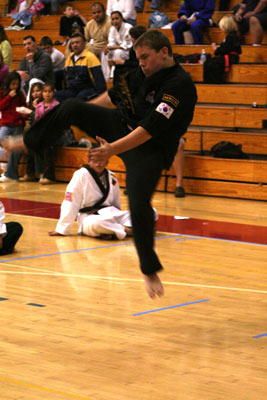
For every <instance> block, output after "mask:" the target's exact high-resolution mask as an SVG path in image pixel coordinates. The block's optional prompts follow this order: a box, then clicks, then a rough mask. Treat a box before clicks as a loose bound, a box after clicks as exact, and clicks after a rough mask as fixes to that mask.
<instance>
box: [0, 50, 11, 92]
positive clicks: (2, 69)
mask: <svg viewBox="0 0 267 400" xmlns="http://www.w3.org/2000/svg"><path fill="white" fill-rule="evenodd" d="M8 71H9V69H8V65H7V64H5V63H4V58H3V55H2V52H1V51H0V88H1V87H2V86H3V84H4V81H5V79H6V77H7V74H8Z"/></svg>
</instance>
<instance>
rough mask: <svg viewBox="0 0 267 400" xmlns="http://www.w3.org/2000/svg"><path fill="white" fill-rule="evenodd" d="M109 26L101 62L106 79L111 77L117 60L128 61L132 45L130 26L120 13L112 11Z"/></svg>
mask: <svg viewBox="0 0 267 400" xmlns="http://www.w3.org/2000/svg"><path fill="white" fill-rule="evenodd" d="M111 24H112V26H111V28H110V31H109V35H108V44H107V47H106V48H105V50H104V54H105V57H103V58H102V60H101V61H102V68H103V70H104V75H105V77H106V79H107V78H109V77H113V72H114V64H116V62H117V60H124V61H125V60H128V58H129V51H130V48H131V47H132V45H133V44H132V40H131V36H130V33H129V31H130V29H131V28H132V25H131V24H128V23H127V22H124V20H123V16H122V14H121V12H120V11H112V13H111Z"/></svg>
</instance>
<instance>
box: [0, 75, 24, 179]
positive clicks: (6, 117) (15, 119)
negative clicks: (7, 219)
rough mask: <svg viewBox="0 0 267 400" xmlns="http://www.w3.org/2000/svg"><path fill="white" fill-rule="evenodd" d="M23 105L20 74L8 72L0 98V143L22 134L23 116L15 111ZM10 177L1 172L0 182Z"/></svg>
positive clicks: (11, 177)
mask: <svg viewBox="0 0 267 400" xmlns="http://www.w3.org/2000/svg"><path fill="white" fill-rule="evenodd" d="M25 105H26V99H25V96H24V94H23V92H22V90H21V78H20V75H19V74H18V73H17V72H10V73H9V74H8V75H7V77H6V80H5V82H4V87H3V89H2V93H1V98H0V112H1V118H0V143H2V141H4V140H5V139H6V138H7V137H8V136H21V135H22V133H23V130H24V126H25V117H24V116H22V115H21V114H20V113H19V112H18V111H17V108H18V107H24V106H25ZM20 153H21V152H20V151H19V154H20ZM9 158H10V157H9ZM19 158H20V157H19ZM9 164H10V162H9ZM8 166H9V165H8ZM8 172H10V171H8ZM11 179H14V177H13V175H12V176H10V177H9V176H8V175H7V174H6V173H3V174H2V175H1V177H0V182H7V181H10V180H11Z"/></svg>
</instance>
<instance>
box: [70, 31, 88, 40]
mask: <svg viewBox="0 0 267 400" xmlns="http://www.w3.org/2000/svg"><path fill="white" fill-rule="evenodd" d="M78 37H79V38H82V39H83V41H84V42H85V37H84V35H83V34H82V33H80V32H76V33H73V34H72V35H71V37H70V38H71V39H74V38H78Z"/></svg>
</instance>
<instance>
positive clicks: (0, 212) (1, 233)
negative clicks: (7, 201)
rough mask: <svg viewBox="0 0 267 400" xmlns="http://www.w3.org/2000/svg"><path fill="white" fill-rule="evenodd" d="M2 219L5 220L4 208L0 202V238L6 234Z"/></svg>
mask: <svg viewBox="0 0 267 400" xmlns="http://www.w3.org/2000/svg"><path fill="white" fill-rule="evenodd" d="M4 219H5V207H4V204H3V203H2V201H0V236H5V235H6V233H7V231H6V224H5V223H4Z"/></svg>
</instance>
